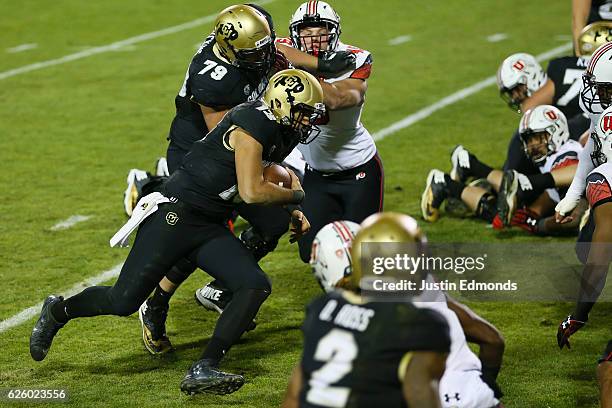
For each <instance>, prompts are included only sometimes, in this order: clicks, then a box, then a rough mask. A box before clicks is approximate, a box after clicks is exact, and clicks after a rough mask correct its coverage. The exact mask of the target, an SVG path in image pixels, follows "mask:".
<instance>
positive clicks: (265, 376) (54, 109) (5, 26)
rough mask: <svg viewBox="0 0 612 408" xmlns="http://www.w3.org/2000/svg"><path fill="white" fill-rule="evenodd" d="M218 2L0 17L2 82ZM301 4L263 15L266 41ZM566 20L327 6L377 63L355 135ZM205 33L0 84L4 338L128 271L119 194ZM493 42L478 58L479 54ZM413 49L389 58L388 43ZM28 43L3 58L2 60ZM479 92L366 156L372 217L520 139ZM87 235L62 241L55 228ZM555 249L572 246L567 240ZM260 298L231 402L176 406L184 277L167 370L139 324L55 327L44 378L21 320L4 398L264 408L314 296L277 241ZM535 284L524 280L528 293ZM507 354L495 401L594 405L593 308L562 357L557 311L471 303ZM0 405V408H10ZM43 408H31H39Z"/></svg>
mask: <svg viewBox="0 0 612 408" xmlns="http://www.w3.org/2000/svg"><path fill="white" fill-rule="evenodd" d="M229 4H230V2H227V1H219V0H208V1H205V2H204V1H192V0H186V1H182V2H180V3H179V2H161V1H144V0H134V1H130V2H124V1H118V0H109V1H105V2H81V1H76V0H61V1H57V2H53V3H49V2H43V1H40V0H38V1H36V0H24V1H21V2H16V3H8V2H4V4H3V6H2V18H1V19H0V31H1V32H2V35H1V36H0V55H2V58H0V78H1V77H2V73H3V72H6V71H9V70H12V69H15V68H18V67H22V66H25V65H28V64H32V63H35V62H42V61H47V60H51V59H55V58H59V57H62V56H65V55H69V54H74V53H77V52H81V51H84V50H87V49H89V48H91V47H98V46H103V45H107V44H110V43H113V42H116V41H120V40H123V39H126V38H130V37H133V36H137V35H140V34H143V33H148V32H152V31H157V30H160V29H163V28H166V27H170V26H175V25H177V24H181V23H184V22H188V21H191V20H194V19H196V18H200V17H203V16H207V15H211V14H215V13H216V12H218V11H219V10H220V9H222V8H223V7H225V6H227V5H229ZM298 4H299V2H296V1H286V0H277V1H272V2H270V3H268V4H267V5H266V8H268V9H269V10H270V12H271V13H272V15H273V16H274V18H275V21H276V25H277V31H278V32H279V34H282V35H285V34H286V32H287V22H288V20H289V17H290V15H291V13H292V12H293V10H294V9H295V8H296V7H297V5H298ZM570 4H571V2H569V1H565V2H560V1H553V0H546V1H537V2H534V1H528V0H517V1H513V2H490V1H484V0H471V1H468V0H457V1H452V2H449V1H446V2H433V1H432V2H424V1H402V0H383V1H376V2H375V1H369V0H366V1H359V2H355V1H349V0H337V1H334V2H333V5H334V7H335V8H336V9H337V11H338V12H339V13H340V15H341V16H342V24H343V26H342V27H343V35H342V39H343V40H344V41H345V42H347V43H349V44H353V45H357V46H359V47H362V48H365V49H368V50H370V51H371V52H372V54H373V56H374V61H375V62H374V68H373V74H372V77H371V79H370V80H369V90H368V96H367V104H366V109H365V111H364V114H363V118H362V120H363V122H364V123H365V125H366V126H367V127H368V128H369V129H370V131H372V132H375V131H378V130H380V129H383V128H385V127H386V126H388V125H390V124H392V123H393V122H396V121H398V120H400V119H402V118H404V117H405V116H407V115H409V114H411V113H414V112H416V111H418V110H419V109H421V108H423V107H426V106H428V105H430V104H432V103H435V102H436V101H438V100H440V99H441V98H443V97H445V96H447V95H449V94H451V93H453V92H455V91H457V90H460V89H462V88H465V87H467V86H470V85H472V84H474V83H476V82H478V81H480V80H482V79H485V78H487V77H489V76H491V75H494V74H495V70H496V69H497V66H498V64H499V63H500V61H501V60H502V59H503V58H504V57H505V56H507V55H508V54H511V53H513V52H518V51H526V52H530V53H532V54H534V55H535V54H539V53H542V52H545V51H547V50H550V49H552V48H555V47H558V46H560V45H563V44H564V43H566V42H568V41H569V34H570V21H571V16H570ZM211 28H212V23H211V22H210V21H209V22H205V23H203V24H201V25H199V26H194V27H192V28H187V29H184V30H181V31H177V32H174V33H168V34H167V35H163V36H159V37H157V38H152V39H150V40H147V41H142V42H138V43H135V44H134V45H133V46H126V47H124V48H119V49H117V50H115V51H109V52H101V53H98V54H97V55H92V56H90V57H88V58H82V59H77V60H74V61H70V62H67V63H65V64H61V65H56V66H50V67H46V68H43V69H38V70H34V71H31V72H25V73H22V74H19V75H14V76H11V77H7V78H3V79H0V100H1V101H2V103H1V104H0V164H1V168H2V171H0V185H1V186H2V199H1V200H0V261H1V262H0V278H1V280H2V283H3V290H2V291H1V295H0V321H2V320H5V319H8V318H10V317H11V316H13V315H15V314H17V313H19V312H20V311H22V310H23V309H26V308H28V307H30V306H32V305H35V304H36V303H38V302H40V301H41V300H42V299H44V297H45V296H47V295H48V294H50V293H62V292H63V291H65V290H68V289H69V288H71V287H72V286H73V285H74V284H76V283H78V282H81V281H83V280H84V279H87V278H89V277H92V276H95V275H98V274H99V273H101V272H102V271H105V270H108V269H111V268H113V267H114V266H115V265H117V264H119V263H120V262H121V261H122V260H123V259H124V258H125V256H126V255H127V250H125V249H123V250H122V249H111V248H109V247H108V239H109V238H110V236H112V234H113V233H114V232H115V231H116V229H118V228H119V227H120V226H121V225H122V223H123V222H124V220H125V216H124V214H123V211H122V192H123V190H124V188H125V175H126V174H127V170H128V169H129V168H131V167H140V168H151V167H152V165H153V163H154V160H155V158H157V157H158V156H160V155H162V154H163V153H164V152H165V147H166V141H165V136H166V134H167V131H168V128H169V125H170V121H171V119H172V117H173V115H174V103H173V101H174V96H175V94H176V92H177V91H178V89H179V87H180V85H181V82H182V80H183V77H184V73H185V68H186V66H187V64H188V63H189V60H190V58H191V56H192V55H193V53H194V51H195V47H196V43H199V42H200V41H201V40H202V38H203V37H204V36H205V35H206V34H208V33H209V32H210V30H211ZM495 33H506V34H507V35H508V38H507V39H505V40H502V41H499V42H488V41H487V39H486V37H487V36H489V35H492V34H495ZM402 35H410V36H411V40H410V41H408V42H405V43H402V44H399V45H390V44H389V40H391V39H393V38H396V37H398V36H402ZM26 43H36V44H38V46H37V48H34V49H30V50H27V51H23V52H18V53H10V52H5V49H8V48H12V47H16V46H18V45H21V44H26ZM518 119H519V117H518V116H517V115H516V114H513V113H512V112H511V111H510V110H509V109H508V108H507V107H506V106H505V105H504V104H503V103H502V101H501V99H499V97H498V96H497V91H496V89H495V87H494V86H490V87H488V88H486V89H484V90H482V91H480V92H478V93H476V94H474V95H472V96H469V97H467V98H465V99H463V100H461V101H459V102H458V103H456V104H453V105H450V106H448V107H446V108H444V109H442V110H440V111H438V112H436V113H434V114H433V115H432V116H430V117H428V118H426V119H425V120H422V121H420V122H417V123H415V124H414V125H413V126H410V127H407V128H405V129H403V130H401V131H399V132H397V133H395V134H393V135H391V136H389V137H387V138H385V139H384V140H382V141H380V142H379V143H378V146H379V151H380V154H381V156H382V159H383V161H384V163H385V170H386V189H385V194H386V197H385V209H386V210H394V211H401V212H405V213H408V214H411V215H413V216H418V215H419V200H420V194H421V190H422V188H423V185H424V180H425V176H426V175H427V172H428V171H429V169H430V168H433V167H439V168H441V169H447V168H448V166H449V161H448V155H449V152H450V150H451V148H452V147H453V146H454V145H455V144H457V143H463V144H464V145H466V146H468V147H469V148H471V149H473V151H474V152H475V153H476V154H477V155H478V156H479V157H481V158H482V159H483V160H485V161H487V162H489V163H492V164H495V165H501V164H502V162H503V158H504V157H503V156H504V154H505V149H506V144H507V141H508V139H509V137H510V135H511V133H512V132H513V130H514V129H515V127H516V125H517V123H518ZM75 214H80V215H87V216H91V218H90V219H89V220H88V221H86V222H82V223H80V224H77V225H76V226H74V227H72V228H69V229H65V230H59V231H52V230H51V227H52V226H53V225H55V224H56V223H58V222H60V221H62V220H65V219H66V218H68V217H69V216H72V215H75ZM423 228H424V230H425V231H426V233H427V234H428V236H429V239H430V240H431V241H448V242H490V241H491V242H519V241H520V242H533V243H534V245H537V243H539V242H550V240H548V239H536V238H533V237H528V236H525V235H523V234H520V233H505V234H503V235H501V236H500V235H499V234H496V233H495V232H494V231H493V230H491V229H488V228H485V225H484V224H482V223H479V222H475V221H463V220H458V219H453V218H450V217H442V218H441V220H440V221H439V222H438V223H436V224H433V225H426V224H423ZM568 242H569V240H568ZM262 267H263V269H264V270H265V271H266V272H267V273H268V274H269V275H270V277H271V278H272V280H273V282H274V283H273V287H274V291H273V294H272V296H271V297H270V298H269V299H268V301H267V302H266V303H265V304H264V306H263V308H262V309H261V311H260V314H259V318H258V320H259V325H258V327H257V329H256V330H255V331H254V332H252V333H249V334H248V335H246V336H244V338H243V340H242V341H241V344H239V345H237V346H235V347H234V348H233V349H232V351H231V353H230V354H229V355H228V358H227V359H226V362H225V366H224V367H225V368H226V369H227V370H229V371H236V372H243V373H244V374H245V376H246V378H247V384H246V385H245V386H244V387H243V388H242V389H241V390H240V391H239V392H237V393H235V394H232V395H229V396H225V397H222V398H221V397H214V396H207V395H206V396H197V397H193V398H190V397H186V396H185V395H183V394H181V393H180V391H179V383H180V380H181V379H182V377H183V375H184V372H185V370H186V369H187V368H188V367H189V365H190V364H191V363H192V361H193V360H194V359H196V358H197V357H198V356H199V355H200V352H201V349H202V347H203V346H204V345H205V344H206V342H207V341H208V339H209V338H210V335H211V333H212V329H213V327H214V323H215V320H216V316H215V315H212V314H209V313H205V312H203V311H202V309H201V308H200V307H198V306H197V305H196V304H195V302H194V301H193V291H194V290H195V289H196V288H197V287H198V286H200V285H201V284H202V283H203V282H205V281H206V280H207V279H208V277H207V276H206V275H204V274H203V273H201V272H198V273H196V274H194V275H193V276H192V277H191V278H190V279H189V280H188V281H187V282H186V284H185V285H184V286H183V287H182V288H181V290H180V291H179V292H178V293H177V295H176V296H175V297H174V298H173V301H172V303H171V314H170V318H169V322H168V331H169V335H170V336H171V338H172V340H173V343H174V344H175V346H176V347H177V351H176V352H175V353H174V354H172V355H170V356H168V357H164V358H152V357H151V356H150V355H148V353H146V352H145V350H144V347H143V346H142V344H141V340H140V325H139V322H138V318H137V316H136V315H133V316H131V317H129V318H117V317H98V318H94V319H83V320H76V321H73V322H71V323H70V324H68V325H67V326H66V328H65V329H64V330H62V332H61V333H60V334H59V335H58V337H57V338H56V340H55V342H54V345H53V349H52V350H51V352H50V353H49V356H48V357H47V359H46V360H45V361H44V362H42V363H36V362H34V361H32V360H31V358H30V356H29V352H28V338H29V334H30V331H31V328H32V325H33V324H34V319H30V320H28V321H27V322H25V323H23V324H21V325H18V326H16V327H13V328H10V329H8V330H6V331H3V332H0V350H1V351H0V388H47V389H57V388H64V389H67V390H68V391H69V394H70V398H69V402H68V403H69V404H70V405H75V406H130V407H133V406H143V407H145V406H147V407H148V406H184V405H204V406H211V407H212V406H240V407H258V408H260V407H262V408H263V407H274V406H278V405H279V404H280V401H281V398H282V395H283V393H284V389H285V387H286V384H287V379H288V376H289V373H290V371H291V368H292V366H293V365H294V364H295V363H296V362H297V361H298V359H299V357H300V352H301V332H300V330H299V328H300V324H301V321H302V318H303V311H304V306H305V305H306V303H307V302H308V301H309V299H311V298H312V297H314V296H316V295H317V294H318V293H319V289H318V286H317V284H316V283H315V281H314V279H313V278H312V276H311V273H310V271H309V268H308V267H307V266H305V265H303V264H302V263H301V262H300V261H299V258H298V256H297V248H296V247H295V246H294V245H293V246H292V245H289V244H288V239H284V240H283V242H282V244H281V245H279V248H278V249H277V250H276V252H274V253H273V254H272V255H270V256H268V257H267V258H266V259H265V260H264V261H263V263H262ZM537 272H538V271H535V270H529V271H525V273H526V274H537ZM471 306H472V307H473V308H474V309H475V310H476V311H477V312H478V313H480V314H481V315H482V316H484V317H485V318H487V319H488V320H490V321H491V322H493V323H494V324H495V325H496V326H497V327H498V328H499V329H500V330H501V331H502V332H503V334H504V335H505V338H506V343H507V348H506V350H507V351H506V355H505V360H504V367H503V369H502V372H501V374H500V379H499V381H500V383H501V385H502V387H503V389H504V391H505V393H506V397H505V399H504V401H505V403H506V405H507V406H509V407H521V408H523V407H534V408H545V407H550V408H569V407H589V408H593V407H596V406H598V405H597V404H598V402H597V401H598V397H597V388H596V383H595V361H596V359H597V357H598V355H599V354H600V353H601V351H602V348H603V346H604V343H605V341H607V340H608V338H609V337H610V321H609V316H610V314H611V313H612V306H611V304H610V303H607V304H600V305H597V306H596V307H595V309H594V311H593V313H592V315H591V321H590V323H589V325H588V327H586V328H585V329H584V330H582V331H581V332H580V333H579V334H577V335H576V336H575V337H574V338H573V342H572V344H573V348H572V350H570V351H568V350H564V351H563V352H560V351H559V350H558V348H557V346H556V341H555V332H556V325H557V323H558V321H559V319H561V318H562V317H564V316H565V315H566V314H567V313H568V312H569V311H571V309H572V305H571V304H569V303H564V304H557V303H500V302H492V303H472V304H471ZM7 404H9V403H8V402H7V401H0V406H7ZM40 406H43V405H40Z"/></svg>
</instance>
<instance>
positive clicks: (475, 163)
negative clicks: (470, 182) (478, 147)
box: [470, 153, 493, 179]
mask: <svg viewBox="0 0 612 408" xmlns="http://www.w3.org/2000/svg"><path fill="white" fill-rule="evenodd" d="M492 171H493V168H492V167H489V166H487V165H486V164H484V163H483V162H481V161H480V160H478V159H477V158H476V156H474V155H473V154H472V153H470V173H471V174H472V175H473V176H474V178H477V179H479V178H487V176H488V175H489V173H491V172H492Z"/></svg>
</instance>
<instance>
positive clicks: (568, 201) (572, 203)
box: [555, 194, 580, 217]
mask: <svg viewBox="0 0 612 408" xmlns="http://www.w3.org/2000/svg"><path fill="white" fill-rule="evenodd" d="M579 201H580V197H570V196H569V194H568V195H566V196H565V197H564V198H563V200H561V201H559V204H557V206H556V207H555V212H558V213H559V214H560V215H561V216H563V217H565V216H566V215H569V214H570V213H571V212H572V211H574V208H576V206H577V205H578V202H579Z"/></svg>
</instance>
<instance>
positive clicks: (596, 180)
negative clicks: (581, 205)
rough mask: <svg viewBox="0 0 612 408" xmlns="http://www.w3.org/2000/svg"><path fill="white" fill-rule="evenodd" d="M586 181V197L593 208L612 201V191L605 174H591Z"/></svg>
mask: <svg viewBox="0 0 612 408" xmlns="http://www.w3.org/2000/svg"><path fill="white" fill-rule="evenodd" d="M586 181H587V185H586V197H587V200H588V201H589V205H590V206H591V208H594V207H595V206H597V205H599V204H603V203H604V202H608V201H612V189H611V188H610V184H609V183H608V180H607V179H606V177H605V176H604V175H603V174H601V173H597V172H591V173H590V174H589V175H588V176H587V179H586Z"/></svg>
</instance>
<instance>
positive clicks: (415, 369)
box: [402, 351, 448, 408]
mask: <svg viewBox="0 0 612 408" xmlns="http://www.w3.org/2000/svg"><path fill="white" fill-rule="evenodd" d="M447 356H448V354H447V353H439V352H434V351H417V352H412V353H411V356H410V361H409V363H408V367H407V368H406V372H405V374H404V379H403V381H402V384H403V385H402V392H403V394H404V399H405V400H406V402H407V403H408V406H410V407H419V408H440V407H441V405H440V395H439V392H438V383H439V382H440V378H442V375H443V374H444V368H445V366H446V357H447Z"/></svg>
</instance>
